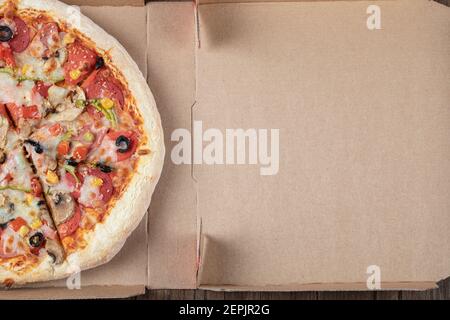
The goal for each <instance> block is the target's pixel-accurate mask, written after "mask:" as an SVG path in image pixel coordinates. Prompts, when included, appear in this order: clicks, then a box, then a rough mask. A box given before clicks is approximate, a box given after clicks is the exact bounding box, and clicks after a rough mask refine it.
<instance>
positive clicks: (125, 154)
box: [107, 130, 138, 162]
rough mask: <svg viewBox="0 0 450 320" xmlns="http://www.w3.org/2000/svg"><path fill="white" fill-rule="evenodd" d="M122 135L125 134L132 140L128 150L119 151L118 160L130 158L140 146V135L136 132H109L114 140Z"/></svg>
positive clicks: (110, 137) (109, 135) (109, 136)
mask: <svg viewBox="0 0 450 320" xmlns="http://www.w3.org/2000/svg"><path fill="white" fill-rule="evenodd" d="M120 136H124V137H126V138H128V140H129V141H130V144H129V146H128V150H127V151H126V152H119V151H118V150H117V151H116V152H117V161H119V162H120V161H124V160H127V159H129V158H130V157H131V156H132V155H133V154H134V153H135V152H136V149H137V146H138V136H137V134H136V132H134V131H131V130H128V131H112V130H111V131H110V132H108V134H107V137H108V138H109V139H111V140H112V141H117V138H119V137H120Z"/></svg>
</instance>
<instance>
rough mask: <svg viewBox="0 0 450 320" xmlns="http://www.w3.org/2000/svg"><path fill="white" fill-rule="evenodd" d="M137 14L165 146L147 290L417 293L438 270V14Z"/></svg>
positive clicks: (444, 169) (431, 6)
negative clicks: (143, 21) (144, 30)
mask: <svg viewBox="0 0 450 320" xmlns="http://www.w3.org/2000/svg"><path fill="white" fill-rule="evenodd" d="M228 2H229V3H228ZM147 8H148V37H149V40H148V46H149V47H148V50H149V51H148V80H149V84H150V87H151V88H152V90H153V93H154V94H155V98H156V101H157V104H158V107H159V110H160V112H161V114H162V120H163V123H164V128H165V135H166V146H167V150H168V152H167V157H168V159H167V160H166V166H165V168H164V172H163V175H162V179H161V182H160V184H159V187H158V189H157V192H156V194H155V197H154V201H153V203H152V205H151V209H150V219H149V255H148V257H149V269H148V270H149V287H150V288H203V289H211V290H258V291H259V290H280V291H290V290H368V289H379V288H381V289H384V290H388V289H428V288H433V287H435V286H436V282H438V281H439V280H441V279H444V278H446V277H448V276H449V275H450V241H449V240H450V234H449V232H448V229H449V227H450V216H449V214H448V210H449V208H450V197H449V191H450V180H449V179H448V176H449V174H450V166H449V165H448V163H449V161H448V160H450V152H449V150H450V140H449V139H448V132H449V131H448V130H449V127H450V122H449V119H450V118H449V115H450V114H449V113H450V109H449V108H448V106H449V102H450V95H449V92H450V90H449V89H450V87H449V86H450V82H449V77H450V60H449V59H448V57H449V56H450V41H449V38H450V9H449V8H447V7H445V6H443V5H440V4H438V3H436V2H431V1H426V0H414V1H410V0H408V1H404V0H396V1H293V2H270V3H265V2H253V1H245V3H243V2H239V1H200V3H199V4H198V5H197V6H196V12H195V14H194V12H193V8H192V4H191V3H163V2H161V3H159V2H151V3H149V4H147ZM380 19H381V20H380ZM180 128H184V130H182V129H180ZM236 135H237V136H239V137H240V138H236ZM238 139H239V140H238ZM233 142H234V145H233ZM239 142H243V144H241V145H240V144H239ZM189 146H191V148H189ZM183 147H184V148H183ZM239 148H240V149H239ZM237 149H239V150H240V153H239V151H238V150H237ZM186 150H191V151H192V152H191V153H189V152H188V153H187V154H186V153H185V152H186ZM233 151H235V152H234V153H233ZM239 156H241V157H240V158H239ZM180 163H181V164H180ZM194 243H197V245H194ZM196 262H198V263H199V269H198V270H197V269H196V268H195V266H196Z"/></svg>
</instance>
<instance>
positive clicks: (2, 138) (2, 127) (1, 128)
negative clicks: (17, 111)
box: [0, 116, 9, 149]
mask: <svg viewBox="0 0 450 320" xmlns="http://www.w3.org/2000/svg"><path fill="white" fill-rule="evenodd" d="M8 130H9V123H8V120H6V118H4V117H1V116H0V149H3V148H4V147H5V146H6V137H7V135H8Z"/></svg>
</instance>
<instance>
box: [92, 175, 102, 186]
mask: <svg viewBox="0 0 450 320" xmlns="http://www.w3.org/2000/svg"><path fill="white" fill-rule="evenodd" d="M102 185H103V180H102V179H100V178H97V177H95V178H94V179H92V186H94V187H101V186H102Z"/></svg>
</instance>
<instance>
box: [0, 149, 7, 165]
mask: <svg viewBox="0 0 450 320" xmlns="http://www.w3.org/2000/svg"><path fill="white" fill-rule="evenodd" d="M5 162H6V152H5V151H3V150H0V164H4V163H5Z"/></svg>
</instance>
